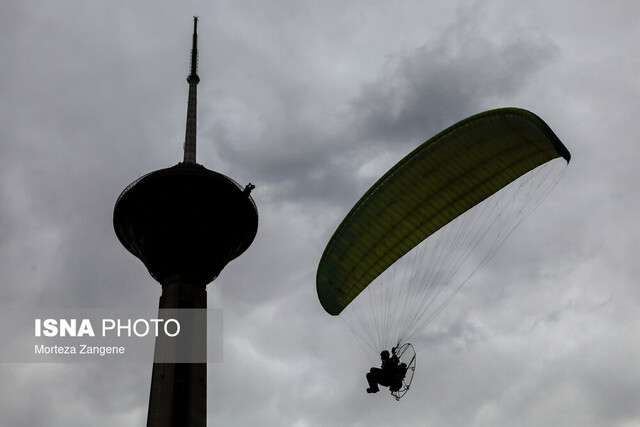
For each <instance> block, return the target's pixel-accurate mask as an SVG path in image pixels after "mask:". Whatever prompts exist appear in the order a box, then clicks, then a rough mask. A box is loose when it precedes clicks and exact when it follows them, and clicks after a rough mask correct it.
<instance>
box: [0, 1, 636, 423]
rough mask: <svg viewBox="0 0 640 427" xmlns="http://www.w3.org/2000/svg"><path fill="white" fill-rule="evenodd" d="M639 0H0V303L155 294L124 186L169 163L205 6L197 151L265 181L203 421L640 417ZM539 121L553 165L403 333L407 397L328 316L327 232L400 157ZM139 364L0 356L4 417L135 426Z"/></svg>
mask: <svg viewBox="0 0 640 427" xmlns="http://www.w3.org/2000/svg"><path fill="white" fill-rule="evenodd" d="M639 12H640V4H638V3H637V2H633V1H630V0H626V1H622V0H612V1H608V2H606V4H605V2H601V1H595V0H584V1H581V2H576V1H572V0H553V1H551V0H540V1H536V2H526V3H521V2H513V1H508V0H486V1H478V0H454V1H441V0H438V1H436V0H425V1H420V2H418V1H409V0H399V1H394V2H383V1H375V0H369V1H364V0H360V1H351V2H342V1H334V0H327V1H323V2H317V1H306V0H303V1H296V2H292V1H282V0H278V1H270V2H261V1H224V0H223V1H216V2H206V1H182V2H171V1H164V0H161V1H153V2H152V1H137V2H114V1H93V2H78V1H75V2H74V1H70V0H59V1H56V2H49V1H43V0H42V1H37V0H30V1H23V2H2V3H0V57H2V61H1V62H0V147H1V153H2V155H1V156H0V176H1V180H0V271H2V275H1V277H2V278H1V279H0V280H1V282H0V307H1V308H2V309H38V308H65V309H74V308H82V309H89V308H152V307H156V306H157V303H158V298H159V296H160V291H161V289H160V286H159V285H158V284H157V283H156V282H155V281H154V280H153V279H152V278H151V277H150V276H149V275H148V273H147V271H146V269H145V268H144V266H143V264H142V263H141V262H140V261H138V260H137V259H135V258H134V257H133V256H131V255H130V254H129V253H128V252H127V251H126V250H125V249H124V248H123V247H122V246H121V245H120V243H119V242H118V240H117V238H116V236H115V233H114V231H113V226H112V213H113V205H114V203H115V200H116V199H117V197H118V195H119V194H120V192H121V191H122V190H123V189H124V188H125V187H126V186H127V185H128V184H129V183H130V182H131V181H133V180H135V179H136V178H138V177H139V176H141V175H143V174H145V173H147V172H150V171H153V170H156V169H160V168H164V167H168V166H171V165H174V164H176V163H178V162H179V161H181V160H182V143H183V141H184V126H185V119H186V101H187V90H188V87H187V83H186V81H185V79H186V76H187V74H188V61H189V49H190V43H191V33H192V16H193V15H198V16H199V18H200V20H199V25H198V29H199V31H198V34H199V48H200V65H199V76H200V79H201V82H200V84H199V86H198V162H199V163H201V164H203V165H205V166H206V167H208V168H209V169H213V170H216V171H218V172H221V173H224V174H226V175H228V176H230V177H232V178H233V179H235V180H236V181H238V182H240V183H242V184H246V183H248V182H252V183H253V184H255V185H256V189H255V190H254V191H253V193H252V196H253V198H254V200H255V202H256V204H257V206H258V210H259V214H260V223H259V230H258V234H257V237H256V239H255V241H254V243H253V244H252V246H251V247H250V248H249V249H248V250H247V251H246V252H245V254H243V255H242V256H241V257H240V258H238V259H236V260H235V261H233V262H231V263H230V264H229V265H228V266H227V268H226V269H225V270H224V271H223V272H222V274H221V275H220V277H219V278H218V279H217V280H216V281H215V282H213V283H211V284H210V285H209V286H208V304H209V307H211V308H222V309H223V313H224V337H223V347H224V360H223V362H221V363H211V364H209V366H208V414H207V420H208V425H210V426H258V425H260V426H296V427H307V426H327V425H333V426H391V425H397V426H406V425H408V426H414V425H420V426H495V425H518V426H547V425H554V426H574V425H581V426H587V427H588V426H625V427H627V426H640V407H639V406H638V405H637V396H639V395H640V365H639V364H638V363H637V360H639V359H640V341H639V339H638V332H637V331H638V330H639V329H640V310H638V309H637V307H638V306H640V289H639V288H638V286H637V284H638V277H639V276H640V264H638V262H637V257H638V254H639V253H640V248H639V246H638V245H639V243H638V242H640V228H639V227H638V226H637V218H638V213H639V211H640V194H639V192H638V187H637V186H638V184H639V183H640V172H639V170H640V169H638V167H637V160H638V158H640V148H639V147H638V144H637V135H640V122H639V121H638V120H637V116H636V113H637V112H638V111H639V110H640V96H639V95H640V56H638V54H637V53H638V52H639V51H640V26H638V25H637V22H638V16H639ZM505 106H516V107H521V108H525V109H527V110H530V111H533V112H534V113H536V114H537V115H539V116H540V117H542V118H543V119H544V120H545V121H546V122H547V124H549V126H550V127H551V128H552V129H553V130H554V131H555V133H556V134H557V135H558V136H559V138H560V139H561V140H562V141H563V142H564V144H565V145H566V146H567V147H568V149H569V150H570V151H571V153H572V161H571V164H570V165H569V167H568V169H567V172H566V174H565V175H564V177H563V178H562V180H561V181H560V182H559V183H558V185H557V186H556V188H555V189H554V190H553V191H552V192H551V193H550V194H549V196H548V197H547V198H546V199H545V200H544V202H543V203H542V204H541V205H540V206H539V208H538V209H537V210H536V211H535V212H534V213H533V214H532V215H531V216H530V217H529V218H528V219H527V221H526V222H524V223H523V224H522V225H521V226H520V227H518V228H517V230H516V231H515V232H514V233H513V234H512V235H511V236H510V238H509V240H508V241H507V242H506V243H505V245H504V246H503V247H502V249H501V250H500V252H499V253H498V254H497V255H496V256H495V257H494V258H493V259H492V260H491V262H490V263H489V264H487V265H486V266H485V267H484V269H483V270H482V271H480V272H479V273H477V274H476V275H475V276H474V277H473V279H472V280H471V281H469V282H468V283H467V284H466V285H465V286H464V287H463V288H462V289H461V291H460V292H459V293H458V294H457V295H456V297H455V298H454V300H453V301H452V302H451V303H450V304H449V306H448V307H447V308H446V310H445V311H443V312H442V313H441V314H440V315H439V316H438V317H437V318H436V320H435V321H433V322H432V323H431V324H429V325H428V327H427V328H425V329H424V330H423V331H422V332H421V333H420V334H419V335H418V336H417V337H416V338H415V341H414V346H415V348H416V352H417V367H416V374H415V378H414V381H413V384H412V386H411V390H410V391H409V392H408V393H407V395H406V396H405V397H404V398H403V399H402V400H401V401H400V402H396V401H395V400H394V399H393V398H392V397H391V396H389V395H388V394H386V393H379V394H376V395H370V394H367V393H365V388H366V381H365V378H364V374H365V373H366V372H367V370H368V369H369V367H370V366H371V363H372V360H373V361H374V362H375V359H371V358H370V355H367V353H366V352H365V349H364V348H363V347H362V346H361V345H360V344H359V343H358V341H357V340H356V339H355V337H354V336H353V334H352V333H351V332H350V331H349V329H348V328H347V327H346V326H345V324H344V323H343V322H342V321H340V319H339V318H335V317H332V316H330V315H328V314H327V313H325V312H324V311H323V309H322V307H321V306H320V303H319V302H318V299H317V294H316V290H315V273H316V269H317V266H318V262H319V260H320V256H321V255H322V251H323V250H324V247H325V246H326V244H327V242H328V240H329V238H330V237H331V235H332V233H333V231H334V230H335V228H336V227H337V225H338V224H339V223H340V221H341V219H342V218H343V217H344V215H346V213H347V212H348V211H349V209H350V208H351V206H353V204H354V203H355V202H356V201H357V200H358V199H359V198H360V196H361V195H362V194H363V193H364V192H365V191H366V190H367V189H368V188H369V187H370V186H371V185H372V184H373V183H374V182H375V181H376V180H377V178H378V177H379V176H381V175H382V174H383V173H384V172H385V171H386V170H388V169H389V168H390V167H392V166H393V165H394V164H395V163H396V162H397V161H398V160H400V159H401V158H402V157H403V156H404V155H405V154H406V153H408V152H409V151H411V150H412V149H413V148H414V147H416V146H418V145H419V144H420V143H422V142H424V141H425V140H427V139H428V138H430V137H431V136H433V135H434V134H436V133H438V132H439V131H441V130H443V129H445V128H446V127H447V126H450V125H452V124H453V123H455V122H457V121H459V120H461V119H464V118H466V117H468V116H470V115H472V114H475V113H478V112H481V111H484V110H488V109H492V108H497V107H505ZM150 377H151V364H149V365H144V364H117V365H108V364H0V384H2V387H0V425H1V426H3V427H4V426H8V427H13V426H68V427H74V426H87V425H91V426H135V425H144V424H145V420H146V410H147V405H148V397H149V383H150Z"/></svg>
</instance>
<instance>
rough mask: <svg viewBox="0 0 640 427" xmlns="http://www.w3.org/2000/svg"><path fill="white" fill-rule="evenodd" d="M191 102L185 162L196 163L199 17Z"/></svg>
mask: <svg viewBox="0 0 640 427" xmlns="http://www.w3.org/2000/svg"><path fill="white" fill-rule="evenodd" d="M187 82H188V83H189V101H188V102H187V130H186V133H185V137H184V162H185V163H196V108H197V100H198V90H197V86H198V83H200V77H198V17H197V16H194V17H193V42H192V45H191V67H190V72H189V76H188V77H187Z"/></svg>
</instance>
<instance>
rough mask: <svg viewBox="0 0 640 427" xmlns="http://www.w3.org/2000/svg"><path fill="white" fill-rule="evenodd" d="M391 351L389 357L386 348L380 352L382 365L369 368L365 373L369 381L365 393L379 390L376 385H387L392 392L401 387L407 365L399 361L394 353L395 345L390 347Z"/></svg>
mask: <svg viewBox="0 0 640 427" xmlns="http://www.w3.org/2000/svg"><path fill="white" fill-rule="evenodd" d="M391 353H392V354H393V355H392V356H391V357H389V352H388V351H387V350H384V351H383V352H382V353H380V359H382V366H381V367H380V368H371V369H370V370H369V372H368V373H367V381H368V382H369V388H368V389H367V393H377V392H379V391H380V389H379V388H378V385H381V386H384V387H389V390H390V391H392V392H394V391H398V390H400V388H401V387H402V380H403V379H404V376H405V374H406V373H407V365H406V363H400V359H398V356H397V355H396V347H394V348H392V349H391Z"/></svg>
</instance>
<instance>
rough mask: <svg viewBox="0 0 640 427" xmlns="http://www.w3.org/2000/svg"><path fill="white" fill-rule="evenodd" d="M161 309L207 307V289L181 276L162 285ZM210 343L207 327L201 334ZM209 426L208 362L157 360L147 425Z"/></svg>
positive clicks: (172, 426) (157, 426) (152, 375)
mask: <svg viewBox="0 0 640 427" xmlns="http://www.w3.org/2000/svg"><path fill="white" fill-rule="evenodd" d="M159 308H160V309H163V308H202V309H206V308H207V291H206V288H205V287H203V286H199V285H194V284H190V283H188V282H186V281H184V280H182V279H181V278H180V277H174V278H172V279H170V280H167V281H166V282H165V283H163V285H162V296H161V297H160V304H159ZM193 338H194V339H196V340H201V341H205V342H206V339H207V337H206V329H205V332H204V334H203V336H201V337H193ZM206 425H207V364H206V363H154V364H153V372H152V374H151V393H150V396H149V412H148V414H147V427H183V426H191V427H201V426H202V427H204V426H206Z"/></svg>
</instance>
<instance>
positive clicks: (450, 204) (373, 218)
mask: <svg viewBox="0 0 640 427" xmlns="http://www.w3.org/2000/svg"><path fill="white" fill-rule="evenodd" d="M559 157H562V158H564V159H565V160H566V161H567V162H569V160H570V157H571V156H570V154H569V151H568V150H567V149H566V147H565V146H564V145H563V144H562V142H560V140H559V139H558V137H557V136H556V135H555V134H554V133H553V131H552V130H551V129H550V128H549V126H547V124H546V123H545V122H544V121H543V120H542V119H540V118H539V117H538V116H536V115H535V114H533V113H531V112H529V111H526V110H522V109H519V108H502V109H497V110H491V111H487V112H484V113H481V114H477V115H475V116H472V117H469V118H468V119H466V120H463V121H461V122H459V123H456V124H455V125H453V126H451V127H450V128H448V129H446V130H444V131H443V132H441V133H439V134H438V135H436V136H434V137H433V138H431V139H430V140H428V141H427V142H425V143H424V144H422V145H420V146H419V147H418V148H416V149H415V150H414V151H412V152H411V153H410V154H409V155H407V156H406V157H405V158H403V159H402V160H401V161H400V162H398V164H396V165H395V166H394V167H393V168H391V170H389V171H388V172H387V173H386V174H385V175H384V176H383V177H382V178H380V179H379V180H378V182H376V183H375V184H374V185H373V186H372V187H371V188H370V189H369V191H367V192H366V193H365V194H364V196H362V198H361V199H360V200H359V201H358V202H357V203H356V204H355V206H354V207H353V208H352V209H351V211H350V212H349V213H348V215H347V216H346V217H345V219H344V220H343V221H342V223H341V224H340V226H339V227H338V229H337V230H336V232H335V233H334V235H333V237H332V238H331V240H330V241H329V243H328V245H327V247H326V249H325V251H324V253H323V255H322V258H321V260H320V265H319V266H318V273H317V278H316V286H317V291H318V297H319V299H320V302H321V304H322V306H323V307H324V309H325V310H326V311H327V312H328V313H330V314H332V315H338V314H339V313H340V312H341V311H342V310H343V309H344V308H345V307H346V306H347V305H348V304H349V303H350V302H351V301H352V300H353V299H354V298H355V297H356V296H358V294H359V293H360V292H362V290H363V289H365V288H366V287H367V286H368V285H369V283H371V282H372V281H373V280H374V279H375V278H376V277H378V276H379V275H380V274H381V273H382V272H384V271H385V270H386V269H387V268H388V267H389V266H391V265H392V264H393V263H394V262H396V261H397V260H398V259H400V258H401V257H402V256H403V255H405V254H406V253H407V252H409V251H410V250H411V249H413V248H414V247H415V246H416V245H418V244H419V243H420V242H422V241H423V240H424V239H426V238H427V237H429V236H430V235H432V234H433V233H435V232H436V231H437V230H438V229H440V228H442V227H443V226H445V225H446V224H447V223H449V222H451V221H452V220H453V219H455V218H456V217H458V216H459V215H461V214H462V213H464V212H465V211H467V210H468V209H470V208H472V207H473V206H475V205H477V204H478V203H480V202H482V201H483V200H484V199H486V198H487V197H489V196H491V195H492V194H494V193H496V192H497V191H499V190H500V189H501V188H503V187H505V186H506V185H508V184H509V183H511V182H512V181H514V180H516V179H517V178H518V177H520V176H522V175H524V174H526V173H527V172H529V171H531V170H533V169H535V168H537V167H538V166H540V165H542V164H544V163H546V162H548V161H550V160H552V159H555V158H559Z"/></svg>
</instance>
